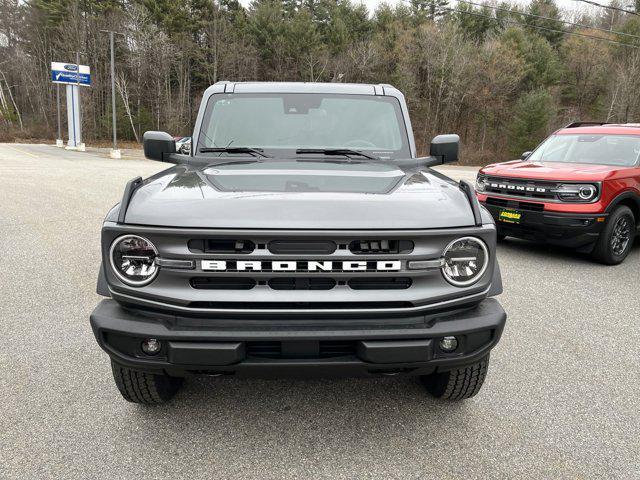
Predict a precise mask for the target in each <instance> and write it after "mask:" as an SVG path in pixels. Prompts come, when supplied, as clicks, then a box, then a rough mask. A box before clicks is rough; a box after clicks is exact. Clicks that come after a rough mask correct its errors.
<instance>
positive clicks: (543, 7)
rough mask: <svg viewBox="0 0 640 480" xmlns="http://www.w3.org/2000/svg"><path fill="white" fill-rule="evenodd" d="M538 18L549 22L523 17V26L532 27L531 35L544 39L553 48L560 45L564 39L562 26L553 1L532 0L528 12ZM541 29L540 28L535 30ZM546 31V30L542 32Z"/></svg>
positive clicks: (558, 11)
mask: <svg viewBox="0 0 640 480" xmlns="http://www.w3.org/2000/svg"><path fill="white" fill-rule="evenodd" d="M527 13H530V14H531V15H536V16H538V17H546V18H548V19H549V20H546V19H542V18H535V17H524V23H525V25H529V26H530V27H532V28H531V29H530V30H531V33H535V34H537V35H540V36H541V37H544V38H546V39H547V40H548V41H549V43H550V44H551V45H553V46H557V45H559V44H560V42H561V41H562V39H563V37H564V33H562V32H563V31H564V25H563V24H562V22H560V21H559V20H560V10H558V7H557V6H556V4H555V2H554V0H532V2H531V3H530V4H529V8H528V12H527ZM535 27H541V28H535ZM543 29H546V30H543Z"/></svg>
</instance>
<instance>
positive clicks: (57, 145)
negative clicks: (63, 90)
mask: <svg viewBox="0 0 640 480" xmlns="http://www.w3.org/2000/svg"><path fill="white" fill-rule="evenodd" d="M56 110H57V114H58V138H57V139H56V147H64V140H62V127H61V125H60V84H59V83H56Z"/></svg>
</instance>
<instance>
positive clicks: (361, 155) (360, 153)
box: [296, 148, 380, 160]
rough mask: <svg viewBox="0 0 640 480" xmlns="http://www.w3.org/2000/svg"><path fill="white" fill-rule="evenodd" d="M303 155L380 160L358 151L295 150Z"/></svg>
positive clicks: (327, 149) (331, 149)
mask: <svg viewBox="0 0 640 480" xmlns="http://www.w3.org/2000/svg"><path fill="white" fill-rule="evenodd" d="M305 153H309V154H312V153H316V154H317V153H321V154H323V155H342V156H344V157H350V156H358V157H364V158H368V159H369V160H380V157H376V156H374V155H369V154H368V153H364V152H361V151H360V150H351V149H350V148H299V149H297V150H296V154H298V155H300V154H305Z"/></svg>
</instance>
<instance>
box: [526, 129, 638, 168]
mask: <svg viewBox="0 0 640 480" xmlns="http://www.w3.org/2000/svg"><path fill="white" fill-rule="evenodd" d="M639 157H640V136H636V135H573V134H571V135H554V136H552V137H549V138H548V139H547V140H545V141H544V142H543V143H542V144H541V145H540V146H539V147H538V148H537V149H536V150H535V151H534V152H533V153H532V154H531V155H530V156H529V157H528V158H527V160H529V161H532V162H561V163H589V164H596V165H620V166H627V167H631V166H633V165H636V163H637V162H638V158H639Z"/></svg>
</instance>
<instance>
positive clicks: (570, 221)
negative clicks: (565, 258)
mask: <svg viewBox="0 0 640 480" xmlns="http://www.w3.org/2000/svg"><path fill="white" fill-rule="evenodd" d="M480 203H481V204H482V205H483V206H484V207H485V208H486V209H487V210H488V211H489V212H490V213H491V216H492V217H493V219H494V220H495V222H496V227H497V229H498V234H503V235H508V236H511V237H516V238H522V239H525V240H532V241H536V242H544V243H550V244H553V245H559V246H564V247H570V248H585V247H589V246H591V245H593V244H594V243H595V242H596V240H597V239H598V236H599V235H600V232H601V231H602V229H603V228H604V225H605V221H604V220H605V219H606V217H607V214H606V213H602V214H592V213H589V214H582V213H559V212H549V211H544V210H543V211H531V210H527V209H523V208H521V207H520V205H521V203H520V202H517V201H514V202H509V203H507V204H506V205H505V206H497V205H492V204H490V203H487V202H486V201H481V202H480ZM505 209H507V210H509V209H511V210H518V211H520V212H521V214H522V217H521V218H520V221H519V223H509V222H505V221H503V220H502V219H501V218H500V212H501V211H502V210H505Z"/></svg>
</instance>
